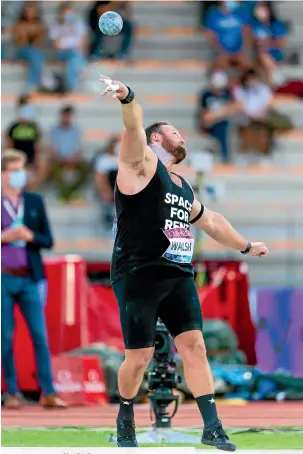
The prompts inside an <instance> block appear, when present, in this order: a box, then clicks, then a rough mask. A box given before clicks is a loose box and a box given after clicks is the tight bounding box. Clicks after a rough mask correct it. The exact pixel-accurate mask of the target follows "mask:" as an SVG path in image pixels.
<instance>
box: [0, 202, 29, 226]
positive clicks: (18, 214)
mask: <svg viewBox="0 0 303 454" xmlns="http://www.w3.org/2000/svg"><path fill="white" fill-rule="evenodd" d="M3 206H4V208H5V209H6V211H7V213H8V214H9V215H10V217H11V218H12V220H13V221H16V220H18V221H23V216H24V202H23V199H21V200H20V202H19V206H18V209H17V211H16V210H14V208H13V206H12V204H11V203H10V201H9V200H7V199H5V200H4V201H3Z"/></svg>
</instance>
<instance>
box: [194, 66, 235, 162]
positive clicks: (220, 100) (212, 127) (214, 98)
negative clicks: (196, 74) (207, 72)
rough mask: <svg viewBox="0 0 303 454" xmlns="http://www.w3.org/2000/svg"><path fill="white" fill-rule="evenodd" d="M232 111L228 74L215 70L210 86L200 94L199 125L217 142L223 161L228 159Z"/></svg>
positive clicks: (233, 111)
mask: <svg viewBox="0 0 303 454" xmlns="http://www.w3.org/2000/svg"><path fill="white" fill-rule="evenodd" d="M234 113H235V105H234V103H232V102H231V95H230V91H229V88H228V76H227V74H226V73H225V72H223V71H215V72H213V73H212V74H211V77H210V87H209V88H208V89H206V90H205V91H203V92H202V94H201V98H200V113H199V127H200V129H201V130H202V131H205V132H206V133H208V134H210V135H211V136H212V137H213V138H214V139H216V140H217V141H218V142H219V144H220V149H221V158H222V161H223V162H229V160H230V153H229V147H228V130H229V123H230V122H229V118H230V117H231V116H232V115H233V114H234Z"/></svg>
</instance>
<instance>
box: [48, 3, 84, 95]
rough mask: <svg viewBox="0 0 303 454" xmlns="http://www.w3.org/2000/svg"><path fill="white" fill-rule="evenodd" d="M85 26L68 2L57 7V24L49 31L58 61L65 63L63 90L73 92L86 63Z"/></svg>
mask: <svg viewBox="0 0 303 454" xmlns="http://www.w3.org/2000/svg"><path fill="white" fill-rule="evenodd" d="M87 32H88V30H87V26H86V24H85V23H84V21H83V20H82V19H81V18H80V17H78V16H77V14H76V12H75V11H74V8H73V5H72V3H70V2H63V3H62V4H60V5H59V15H58V20H57V23H56V24H55V25H54V26H53V27H52V28H51V30H50V38H51V40H52V42H53V46H54V47H55V49H56V50H57V57H58V58H59V60H61V61H63V62H65V63H66V71H65V89H66V90H67V91H73V90H74V89H75V88H76V86H77V84H78V82H79V77H80V74H81V71H82V69H83V68H84V66H85V63H86V57H85V53H86V49H87Z"/></svg>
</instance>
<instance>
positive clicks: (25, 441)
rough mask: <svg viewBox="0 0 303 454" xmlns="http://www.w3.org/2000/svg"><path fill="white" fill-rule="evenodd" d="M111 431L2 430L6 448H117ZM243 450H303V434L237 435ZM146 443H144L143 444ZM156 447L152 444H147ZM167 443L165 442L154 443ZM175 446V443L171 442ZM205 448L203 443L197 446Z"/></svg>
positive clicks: (234, 439)
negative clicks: (109, 441)
mask: <svg viewBox="0 0 303 454" xmlns="http://www.w3.org/2000/svg"><path fill="white" fill-rule="evenodd" d="M110 435H113V433H112V434H111V432H101V431H99V432H98V431H92V430H85V429H83V430H2V446H4V447H77V448H81V447H110V446H112V447H114V446H115V444H113V443H108V439H109V437H110ZM231 438H232V440H233V442H234V443H236V445H237V447H238V448H240V449H302V448H303V433H302V432H301V433H300V432H298V433H294V432H291V433H290V432H286V433H285V432H284V433H283V432H268V433H242V434H233V435H231ZM142 446H144V445H142ZM146 446H152V445H146ZM154 446H165V445H154ZM167 446H173V445H167ZM195 447H196V448H202V445H196V446H195Z"/></svg>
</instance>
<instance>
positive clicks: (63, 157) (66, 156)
mask: <svg viewBox="0 0 303 454" xmlns="http://www.w3.org/2000/svg"><path fill="white" fill-rule="evenodd" d="M74 116H75V111H74V108H73V107H72V106H66V107H63V109H62V110H61V113H60V121H59V124H58V125H56V126H53V127H52V128H51V130H50V148H51V155H52V160H53V171H52V176H53V179H54V180H55V182H56V184H57V188H58V195H59V198H60V199H61V200H62V201H65V202H69V201H73V200H75V199H77V198H78V197H79V195H78V194H77V191H78V190H79V189H80V187H81V186H82V185H83V184H84V183H85V182H86V180H87V177H88V173H89V166H88V165H87V164H86V163H85V162H84V159H83V156H82V132H81V129H80V128H79V126H78V125H77V124H75V123H74Z"/></svg>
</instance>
